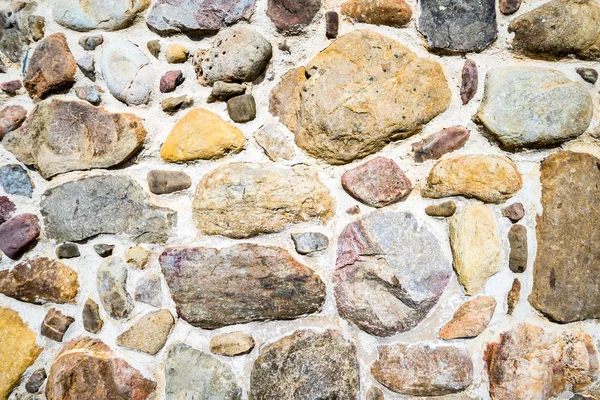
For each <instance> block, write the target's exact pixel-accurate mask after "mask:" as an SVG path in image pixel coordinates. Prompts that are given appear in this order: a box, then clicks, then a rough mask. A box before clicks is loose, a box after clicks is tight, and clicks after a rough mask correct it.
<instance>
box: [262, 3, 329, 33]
mask: <svg viewBox="0 0 600 400" xmlns="http://www.w3.org/2000/svg"><path fill="white" fill-rule="evenodd" d="M320 8H321V0H299V1H298V0H296V1H290V0H269V2H268V6H267V16H268V17H269V18H270V19H271V21H273V24H275V27H276V28H277V30H278V31H279V32H283V33H287V34H297V33H300V32H301V31H302V29H303V28H305V27H307V26H308V25H310V23H311V22H312V20H313V19H314V17H315V15H317V13H318V12H319V9H320Z"/></svg>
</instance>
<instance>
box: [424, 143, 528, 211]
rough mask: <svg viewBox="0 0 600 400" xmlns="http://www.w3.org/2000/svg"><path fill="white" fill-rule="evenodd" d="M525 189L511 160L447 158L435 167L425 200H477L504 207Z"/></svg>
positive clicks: (483, 156)
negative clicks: (454, 198) (448, 198)
mask: <svg viewBox="0 0 600 400" xmlns="http://www.w3.org/2000/svg"><path fill="white" fill-rule="evenodd" d="M522 185H523V182H522V179H521V174H520V173H519V171H518V169H517V166H516V165H515V163H513V162H512V161H511V160H510V159H509V158H507V157H504V156H495V155H479V154H471V155H464V156H455V157H449V158H444V159H442V160H440V161H438V163H437V164H435V165H434V166H433V168H432V169H431V171H430V172H429V176H428V177H427V185H426V186H425V187H424V188H423V190H422V191H421V195H422V196H423V197H431V198H434V199H439V198H442V197H450V196H464V197H467V198H475V199H478V200H481V201H484V202H486V203H503V202H504V201H506V200H508V199H509V198H511V197H512V196H513V195H514V194H515V193H517V192H518V191H519V190H521V187H522Z"/></svg>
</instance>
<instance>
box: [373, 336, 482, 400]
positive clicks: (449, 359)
mask: <svg viewBox="0 0 600 400" xmlns="http://www.w3.org/2000/svg"><path fill="white" fill-rule="evenodd" d="M371 373H372V374H373V376H374V377H375V379H377V380H378V381H379V382H380V383H381V384H382V385H384V386H385V387H387V388H388V389H390V390H392V391H394V392H397V393H401V394H407V395H412V396H442V395H447V394H451V393H458V392H461V391H463V390H465V389H466V388H467V387H469V385H470V384H471V382H472V381H473V361H472V360H471V355H470V354H469V352H468V351H467V350H466V349H462V348H459V347H454V346H436V345H428V344H424V343H415V344H402V343H400V344H396V345H391V346H379V359H378V360H377V361H376V362H375V363H374V364H373V366H372V367H371Z"/></svg>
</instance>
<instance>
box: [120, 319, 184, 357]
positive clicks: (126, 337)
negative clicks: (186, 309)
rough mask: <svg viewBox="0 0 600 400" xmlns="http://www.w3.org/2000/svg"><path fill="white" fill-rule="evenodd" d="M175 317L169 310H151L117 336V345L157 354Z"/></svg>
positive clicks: (165, 340) (167, 335)
mask: <svg viewBox="0 0 600 400" xmlns="http://www.w3.org/2000/svg"><path fill="white" fill-rule="evenodd" d="M174 324H175V318H173V315H171V313H170V312H169V311H168V310H159V311H154V312H150V313H148V314H146V315H144V316H143V317H141V318H140V319H139V320H137V321H136V323H135V324H134V325H133V326H132V327H131V328H129V329H128V330H126V331H125V332H123V333H121V334H120V335H119V336H118V337H117V345H118V346H122V347H127V348H129V349H133V350H137V351H141V352H144V353H148V354H150V355H152V356H153V355H156V354H157V353H158V352H159V351H160V350H161V349H162V348H163V347H164V345H165V343H166V342H167V338H168V337H169V334H170V333H171V329H172V328H173V325H174Z"/></svg>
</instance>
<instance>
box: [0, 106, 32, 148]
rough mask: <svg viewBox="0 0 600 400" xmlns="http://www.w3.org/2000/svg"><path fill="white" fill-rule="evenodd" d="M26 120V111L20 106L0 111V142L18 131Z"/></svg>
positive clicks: (4, 108)
mask: <svg viewBox="0 0 600 400" xmlns="http://www.w3.org/2000/svg"><path fill="white" fill-rule="evenodd" d="M26 118H27V110H25V109H24V108H23V107H21V106H6V107H3V108H2V110H0V140H1V139H2V138H3V137H4V135H6V134H7V133H10V132H12V131H14V130H15V129H18V128H19V127H20V126H21V124H23V122H25V119H26Z"/></svg>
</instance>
